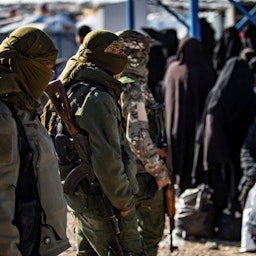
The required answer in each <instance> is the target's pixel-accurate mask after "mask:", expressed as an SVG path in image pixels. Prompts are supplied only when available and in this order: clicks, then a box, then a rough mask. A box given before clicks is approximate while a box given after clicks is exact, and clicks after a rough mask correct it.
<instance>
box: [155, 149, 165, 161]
mask: <svg viewBox="0 0 256 256" xmlns="http://www.w3.org/2000/svg"><path fill="white" fill-rule="evenodd" d="M157 152H158V155H159V156H160V157H161V158H162V159H165V158H166V149H165V148H158V149H157Z"/></svg>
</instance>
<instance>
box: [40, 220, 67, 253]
mask: <svg viewBox="0 0 256 256" xmlns="http://www.w3.org/2000/svg"><path fill="white" fill-rule="evenodd" d="M69 247H70V244H69V243H68V239H67V238H66V239H61V238H60V237H59V236H58V235H57V233H56V232H55V231H54V229H53V228H52V227H51V226H50V225H47V224H43V225H41V238H40V248H39V254H40V256H56V255H59V254H60V253H61V252H63V251H65V250H67V249H68V248H69Z"/></svg>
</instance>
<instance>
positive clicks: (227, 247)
mask: <svg viewBox="0 0 256 256" xmlns="http://www.w3.org/2000/svg"><path fill="white" fill-rule="evenodd" d="M74 225H75V223H74V221H73V220H72V218H71V216H70V215H69V214H68V227H67V234H68V237H69V241H70V244H71V246H72V247H71V248H69V249H68V250H67V251H65V252H63V253H62V254H60V255H59V256H75V255H76V242H75V237H74ZM173 245H174V246H177V247H178V249H177V250H174V251H173V252H172V253H171V252H170V235H169V230H168V219H167V221H166V229H165V232H164V236H163V240H162V241H161V242H160V244H159V252H158V255H157V256H238V255H239V256H255V255H256V252H254V253H240V252H239V249H240V242H232V241H223V240H215V239H212V240H206V239H192V238H190V239H189V240H188V239H186V240H183V239H181V238H179V237H176V236H173Z"/></svg>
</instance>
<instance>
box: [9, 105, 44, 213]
mask: <svg viewBox="0 0 256 256" xmlns="http://www.w3.org/2000/svg"><path fill="white" fill-rule="evenodd" d="M6 105H7V106H8V108H9V109H10V111H11V112H12V117H13V119H14V120H15V122H16V125H17V130H18V136H19V152H20V168H19V178H20V177H21V176H22V175H24V174H25V173H27V172H32V179H30V180H29V182H31V184H30V185H29V186H30V187H33V192H34V193H35V196H36V197H37V200H38V202H39V204H40V208H41V211H42V213H43V215H44V217H45V214H44V211H43V209H42V206H41V202H40V196H39V192H38V188H37V185H36V178H35V175H34V169H33V168H31V166H33V164H32V162H31V161H32V157H33V150H32V149H31V148H30V145H29V141H28V137H27V134H26V131H25V129H24V126H23V124H22V121H21V120H20V118H19V116H18V114H17V113H16V111H15V109H14V107H13V106H11V105H10V104H6ZM18 186H21V187H22V185H21V184H20V183H19V180H18V183H17V188H16V192H17V191H18V190H19V187H18Z"/></svg>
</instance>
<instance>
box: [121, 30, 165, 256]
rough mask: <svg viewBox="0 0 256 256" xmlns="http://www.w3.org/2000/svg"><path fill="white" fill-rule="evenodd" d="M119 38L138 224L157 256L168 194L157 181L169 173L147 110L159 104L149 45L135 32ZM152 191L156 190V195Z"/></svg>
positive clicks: (147, 246)
mask: <svg viewBox="0 0 256 256" xmlns="http://www.w3.org/2000/svg"><path fill="white" fill-rule="evenodd" d="M119 36H120V37H122V38H123V39H124V40H125V44H126V47H127V54H128V64H127V65H126V68H125V70H124V72H123V74H122V77H121V79H120V81H121V82H122V83H123V90H122V93H121V97H120V103H121V108H122V115H123V117H124V119H125V121H126V124H125V125H126V137H127V138H128V141H129V143H130V147H131V149H132V151H133V153H134V154H135V155H136V158H137V180H138V183H139V193H138V194H137V195H136V206H137V215H138V223H139V228H140V232H141V235H142V237H143V239H144V243H145V250H146V252H147V255H150V256H153V255H157V249H158V243H159V242H160V241H161V239H162V235H163V230H164V222H165V211H164V209H165V206H164V193H163V190H157V186H156V181H157V180H161V179H163V180H164V179H167V177H168V171H167V168H166V166H165V164H164V162H163V161H162V160H161V159H160V157H159V155H158V149H157V147H156V146H155V144H154V142H153V140H152V137H151V135H150V130H149V121H148V114H149V109H147V106H149V105H156V104H157V103H156V101H155V100H154V98H153V96H152V94H151V92H150V90H149V88H148V86H147V69H146V63H147V60H148V42H147V40H146V38H145V36H144V35H142V34H139V33H138V32H135V31H124V32H119ZM152 185H153V186H152ZM154 185H155V186H154ZM150 187H155V188H156V189H155V191H154V192H153V194H152V192H151V191H149V190H150Z"/></svg>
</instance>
